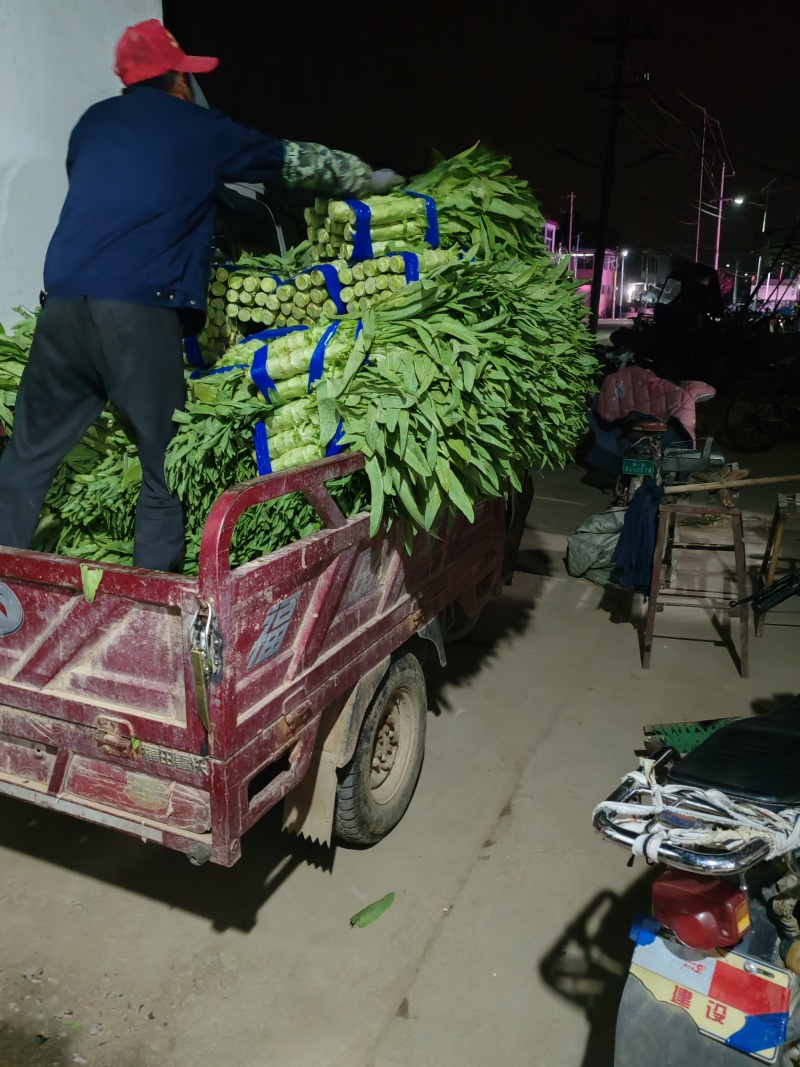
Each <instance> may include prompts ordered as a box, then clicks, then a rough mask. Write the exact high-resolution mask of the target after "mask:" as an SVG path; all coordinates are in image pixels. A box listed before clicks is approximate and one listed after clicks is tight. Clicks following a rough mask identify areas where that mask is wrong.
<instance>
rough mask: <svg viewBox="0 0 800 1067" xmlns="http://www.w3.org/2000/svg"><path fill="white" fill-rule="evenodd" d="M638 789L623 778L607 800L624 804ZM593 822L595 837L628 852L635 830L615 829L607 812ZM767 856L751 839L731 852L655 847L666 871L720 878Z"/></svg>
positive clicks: (758, 840) (598, 813) (756, 840)
mask: <svg viewBox="0 0 800 1067" xmlns="http://www.w3.org/2000/svg"><path fill="white" fill-rule="evenodd" d="M640 789H641V786H640V785H639V783H638V782H637V781H636V780H635V779H633V778H625V779H624V781H623V782H622V784H621V785H620V786H618V788H617V789H615V790H614V792H613V793H612V794H611V796H610V797H609V798H608V800H609V802H610V803H614V804H628V803H630V802H631V801H632V799H633V798H634V796H635V795H636V794H637V793H638V792H639V791H640ZM593 822H594V828H595V830H597V832H598V833H599V834H602V836H603V837H605V838H606V839H607V840H609V841H613V842H614V843H615V844H617V845H623V846H624V847H625V848H629V849H630V848H632V847H633V843H634V841H635V840H636V839H637V837H639V834H638V833H637V832H636V831H635V830H629V829H627V828H625V827H624V826H619V825H618V824H617V823H615V822H614V820H613V819H612V817H611V816H610V815H609V814H608V813H607V812H605V811H602V810H598V811H596V812H595V815H594V820H593ZM768 853H769V844H768V843H767V842H766V841H764V840H762V839H761V838H753V839H752V840H750V841H748V842H747V843H746V844H744V845H742V846H741V848H737V849H734V850H733V851H731V852H695V851H693V850H692V849H689V848H681V847H680V846H679V845H673V844H671V843H670V842H669V841H665V842H663V843H662V844H661V845H659V848H658V862H659V863H665V864H666V865H667V866H668V867H676V868H677V869H678V870H680V871H688V872H689V873H690V874H710V875H718V876H719V875H722V876H724V875H732V874H742V873H743V872H744V871H746V870H749V868H750V867H754V866H755V865H756V864H757V863H760V862H761V860H764V859H766V858H767V855H768Z"/></svg>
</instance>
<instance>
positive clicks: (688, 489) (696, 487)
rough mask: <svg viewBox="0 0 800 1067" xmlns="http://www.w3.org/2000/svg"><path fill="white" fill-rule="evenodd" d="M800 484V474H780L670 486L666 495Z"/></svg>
mask: <svg viewBox="0 0 800 1067" xmlns="http://www.w3.org/2000/svg"><path fill="white" fill-rule="evenodd" d="M781 482H800V474H779V475H775V476H773V477H769V478H742V479H741V481H738V482H693V483H692V484H691V485H668V486H667V488H666V489H665V490H664V492H665V493H670V494H673V493H704V492H712V491H713V490H715V489H739V488H741V487H743V486H748V485H778V484H780V483H781Z"/></svg>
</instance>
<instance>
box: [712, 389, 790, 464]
mask: <svg viewBox="0 0 800 1067" xmlns="http://www.w3.org/2000/svg"><path fill="white" fill-rule="evenodd" d="M781 424H782V420H781V411H780V400H779V398H778V397H777V396H775V395H774V394H773V393H772V392H771V391H770V390H768V389H765V388H763V387H762V386H760V385H754V384H749V385H745V384H742V385H740V386H737V388H736V389H734V390H733V391H732V392H731V393H730V394H729V395H728V397H727V399H726V400H725V403H724V405H723V408H722V413H721V416H720V425H721V428H722V437H723V439H724V440H725V443H726V444H728V445H730V447H731V448H734V449H736V451H737V452H766V451H767V449H769V448H772V447H773V446H774V445H776V444H777V443H778V441H779V440H780V437H781Z"/></svg>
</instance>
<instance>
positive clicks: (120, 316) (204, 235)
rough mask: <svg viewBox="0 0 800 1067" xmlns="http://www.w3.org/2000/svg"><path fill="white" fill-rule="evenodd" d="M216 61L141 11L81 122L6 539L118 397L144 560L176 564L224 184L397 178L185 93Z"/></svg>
mask: <svg viewBox="0 0 800 1067" xmlns="http://www.w3.org/2000/svg"><path fill="white" fill-rule="evenodd" d="M217 64H218V60H217V59H214V58H211V57H210V56H187V55H186V54H185V53H184V52H183V51H182V50H181V48H180V46H179V45H178V43H177V41H176V40H175V39H174V37H172V35H171V34H170V33H169V32H168V31H167V30H166V29H165V28H164V26H162V25H161V23H160V22H158V21H157V20H156V19H151V20H150V21H148V22H141V23H139V24H138V25H136V26H131V27H130V28H129V29H127V30H126V31H125V33H124V34H123V36H122V38H121V40H120V42H119V44H118V45H117V52H116V73H117V74H118V75H119V77H120V78H121V79H122V82H123V83H124V85H125V86H126V88H125V89H124V91H123V93H122V95H121V96H118V97H114V98H112V99H109V100H104V101H102V102H101V103H99V104H95V105H94V106H93V107H91V108H89V110H88V111H87V112H86V114H85V115H84V116H83V117H82V118H81V119H80V121H79V122H78V124H77V125H76V126H75V128H74V130H73V131H72V135H71V137H70V143H69V151H68V154H67V173H68V176H69V192H68V193H67V198H66V201H65V203H64V207H63V209H62V212H61V217H60V219H59V223H58V226H57V228H56V231H55V233H54V235H53V238H52V240H51V242H50V247H49V249H48V252H47V258H46V260H45V268H44V288H45V295H44V300H43V307H42V311H41V314H40V316H39V321H38V324H37V327H36V332H35V335H34V340H33V345H32V347H31V352H30V357H29V360H28V365H27V367H26V368H25V372H24V373H23V375H22V381H21V383H20V388H19V394H18V397H17V406H16V411H15V417H14V430H13V434H12V436H11V440H10V442H9V444H8V445H7V446H6V449H5V451H4V453H3V456H2V459H0V544H1V545H5V546H7V547H11V548H28V547H30V544H31V541H32V539H33V536H34V533H35V530H36V526H37V523H38V519H39V513H40V511H41V508H42V504H43V502H44V498H45V496H46V494H47V491H48V489H49V487H50V483H51V482H52V480H53V477H54V475H55V473H56V470H57V469H58V466H59V464H60V463H61V461H62V460H63V459H64V456H65V455H66V454H67V452H69V451H70V449H71V448H73V446H74V445H76V444H77V443H78V441H79V440H80V439H81V437H82V436H83V435H84V433H85V432H86V430H87V429H88V427H89V426H90V425H91V424H92V423H93V422H94V421H95V419H96V418H97V417H98V415H99V414H100V412H101V411H102V410H103V408H104V407H105V405H106V403H107V402H109V401H110V402H111V404H113V405H114V407H115V408H116V409H117V411H118V412H119V414H120V416H121V418H122V420H123V422H124V423H125V425H126V428H127V429H128V432H129V433H130V434H131V437H132V438H133V440H134V441H135V443H136V445H137V447H138V451H139V458H140V460H141V463H142V484H141V490H140V493H139V503H138V506H137V509H136V527H135V537H134V552H133V563H134V566H137V567H147V568H150V569H154V570H171V569H174V568H175V567H177V566H178V565H179V564H180V561H181V557H182V555H183V551H184V530H183V512H182V509H181V504H180V501H179V500H178V499H177V498H176V497H175V496H173V495H172V494H170V492H169V490H168V489H167V485H166V479H165V476H164V456H165V453H166V449H167V446H168V445H169V442H170V440H171V439H172V437H173V434H174V433H175V430H176V425H175V423H173V421H172V414H173V412H174V411H175V409H176V408H182V407H183V406H184V403H185V395H186V386H185V380H184V371H183V350H182V338H183V336H184V335H186V334H192V333H195V332H197V330H198V329H199V327H200V326H201V325H202V322H203V316H204V313H205V303H206V290H207V285H208V277H209V270H210V260H211V250H212V237H213V230H214V218H215V213H216V202H215V197H216V194H217V192H218V190H220V188H221V187H222V186H223V185H224V184H225V183H226V182H239V181H241V182H265V183H267V184H268V185H269V184H281V185H284V186H289V187H294V188H309V189H314V190H316V191H318V192H320V193H322V194H328V195H332V196H361V195H365V194H367V193H376V192H385V191H387V190H388V189H390V188H392V187H393V186H394V185H397V184H399V183H400V182H401V179H400V178H399V177H398V176H397V175H396V174H395V173H394V171H390V170H382V171H381V170H378V171H373V170H372V169H371V168H370V167H369V166H368V165H367V164H366V163H364V162H362V160H360V159H358V158H357V157H356V156H352V155H349V154H348V153H346V152H337V151H334V150H332V149H329V148H325V147H323V146H322V145H317V144H311V143H309V142H290V141H282V140H276V139H274V138H272V137H265V136H263V135H262V134H260V133H256V132H255V131H253V130H248V129H246V128H245V127H243V126H240V125H238V124H237V123H236V122H233V121H232V120H231V119H229V118H227V117H226V116H225V115H223V114H222V113H221V112H218V111H213V110H206V109H205V108H201V107H191V106H188V105H189V104H192V103H193V102H194V95H193V91H192V87H191V83H190V81H189V80H188V78H187V75H190V74H203V73H207V72H209V71H212V70H214V68H215V67H216V66H217Z"/></svg>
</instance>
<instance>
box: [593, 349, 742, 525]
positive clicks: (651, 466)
mask: <svg viewBox="0 0 800 1067" xmlns="http://www.w3.org/2000/svg"><path fill="white" fill-rule="evenodd" d="M714 396H715V390H714V389H713V387H712V386H710V385H707V384H706V383H705V382H682V383H681V384H680V385H675V384H674V383H673V382H669V381H666V380H664V379H662V378H659V377H657V376H656V375H655V374H653V373H652V371H650V370H648V369H647V368H644V367H640V366H637V365H628V366H626V367H625V368H623V369H621V370H619V371H615V372H614V373H612V374H610V375H608V377H606V378H605V379H604V381H603V383H602V385H601V386H600V389H599V392H598V394H597V397H596V398H595V400H594V403H593V405H592V408H591V410H590V412H589V415H588V422H589V427H590V429H591V430H592V432H593V434H594V444H593V446H592V448H591V449H590V450H589V452H588V454H587V457H586V461H587V463H588V464H589V465H590V466H593V467H596V468H598V469H600V470H604V471H606V472H607V473H610V474H613V475H614V476H615V479H616V480H615V486H614V502H613V503H614V506H617V507H627V505H628V502H629V500H630V498H631V496H632V495H633V493H634V492H635V491H636V489H638V487H639V486H640V485H641V484H642V482H643V481H644V480H646V479H648V478H650V479H653V480H654V481H655V482H656V483H657V484H658V485H665V486H667V485H675V484H680V483H682V482H686V481H688V479H689V477H690V476H691V475H692V474H698V473H704V474H710V473H713V472H715V471H717V472H719V471H721V470H722V469H723V468H724V466H725V457H724V456H723V455H722V454H721V453H720V452H715V451H713V442H712V440H711V438H707V439H705V440H704V441H702V442H698V441H696V439H695V423H696V415H695V406H696V405H697V404H698V403H701V402H703V401H708V400H711V399H712V398H713V397H714Z"/></svg>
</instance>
